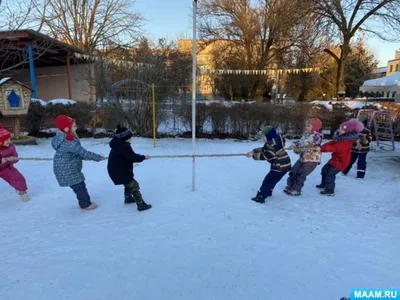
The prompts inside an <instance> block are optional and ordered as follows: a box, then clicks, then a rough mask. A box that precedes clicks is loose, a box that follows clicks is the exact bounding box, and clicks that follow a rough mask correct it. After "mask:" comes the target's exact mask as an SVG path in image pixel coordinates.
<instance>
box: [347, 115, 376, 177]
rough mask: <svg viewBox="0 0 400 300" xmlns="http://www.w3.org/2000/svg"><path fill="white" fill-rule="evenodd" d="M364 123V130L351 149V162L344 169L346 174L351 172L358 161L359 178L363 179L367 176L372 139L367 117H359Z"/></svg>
mask: <svg viewBox="0 0 400 300" xmlns="http://www.w3.org/2000/svg"><path fill="white" fill-rule="evenodd" d="M359 120H360V121H361V122H362V123H363V124H364V130H363V131H361V133H360V135H359V139H358V140H357V142H356V143H354V144H353V148H352V150H351V160H350V164H349V165H348V166H347V168H346V169H345V170H344V171H343V174H344V175H347V174H348V173H349V172H350V169H351V168H352V167H353V165H354V163H355V162H356V161H357V160H358V161H357V178H358V179H363V178H364V177H365V171H366V169H367V154H368V152H369V144H370V143H371V141H372V134H371V130H370V129H369V128H368V120H367V117H365V116H361V117H360V119H359Z"/></svg>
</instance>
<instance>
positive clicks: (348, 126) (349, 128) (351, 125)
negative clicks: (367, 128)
mask: <svg viewBox="0 0 400 300" xmlns="http://www.w3.org/2000/svg"><path fill="white" fill-rule="evenodd" d="M340 128H342V129H343V130H344V131H345V132H346V133H347V132H361V131H363V130H364V125H363V123H361V122H360V121H358V120H357V119H350V120H348V121H346V122H343V123H342V124H340Z"/></svg>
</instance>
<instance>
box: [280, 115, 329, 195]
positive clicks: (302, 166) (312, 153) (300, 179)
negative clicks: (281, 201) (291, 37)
mask: <svg viewBox="0 0 400 300" xmlns="http://www.w3.org/2000/svg"><path fill="white" fill-rule="evenodd" d="M321 128H322V122H321V120H320V119H318V118H312V119H310V120H307V121H306V123H305V128H304V134H303V136H302V137H301V138H300V139H299V140H296V141H294V142H293V143H292V145H291V146H290V147H289V148H288V149H289V150H293V152H294V153H296V154H300V158H299V159H298V161H297V162H296V163H295V164H294V166H293V167H292V170H291V171H290V173H289V178H288V180H287V186H286V188H285V189H284V192H285V193H286V194H288V195H291V196H300V195H301V189H302V188H303V186H304V182H305V181H306V179H307V176H308V175H310V174H311V173H312V172H313V171H314V170H315V168H316V167H317V166H318V165H319V164H320V163H321V143H322V139H323V135H322V134H321V133H320V131H321Z"/></svg>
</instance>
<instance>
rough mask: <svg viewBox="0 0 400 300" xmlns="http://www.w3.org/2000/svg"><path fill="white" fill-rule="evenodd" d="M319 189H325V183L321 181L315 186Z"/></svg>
mask: <svg viewBox="0 0 400 300" xmlns="http://www.w3.org/2000/svg"><path fill="white" fill-rule="evenodd" d="M315 187H316V188H317V189H324V188H325V184H323V183H321V184H318V185H316V186H315Z"/></svg>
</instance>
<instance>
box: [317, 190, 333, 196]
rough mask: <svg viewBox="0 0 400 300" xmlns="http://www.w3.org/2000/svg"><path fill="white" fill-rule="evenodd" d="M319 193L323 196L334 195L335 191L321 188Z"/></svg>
mask: <svg viewBox="0 0 400 300" xmlns="http://www.w3.org/2000/svg"><path fill="white" fill-rule="evenodd" d="M320 193H321V195H325V196H335V192H334V191H327V190H323V191H321V192H320Z"/></svg>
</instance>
